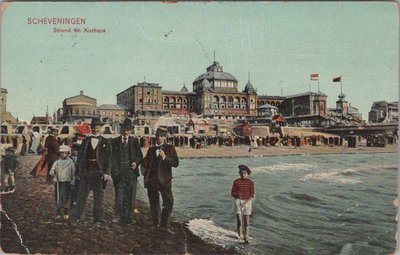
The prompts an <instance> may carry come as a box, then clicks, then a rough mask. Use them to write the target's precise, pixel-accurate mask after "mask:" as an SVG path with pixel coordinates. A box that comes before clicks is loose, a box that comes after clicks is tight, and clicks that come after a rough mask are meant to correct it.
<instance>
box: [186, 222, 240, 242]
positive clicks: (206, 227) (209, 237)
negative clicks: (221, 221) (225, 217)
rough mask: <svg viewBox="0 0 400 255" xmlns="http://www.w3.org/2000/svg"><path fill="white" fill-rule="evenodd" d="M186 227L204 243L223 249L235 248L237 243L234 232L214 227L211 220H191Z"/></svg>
mask: <svg viewBox="0 0 400 255" xmlns="http://www.w3.org/2000/svg"><path fill="white" fill-rule="evenodd" d="M188 227H189V229H190V231H192V233H193V234H195V235H196V236H198V237H200V238H201V239H203V240H205V241H206V242H209V243H213V244H216V245H219V246H221V247H224V248H226V247H232V246H235V245H236V244H237V243H238V238H237V234H236V232H234V231H231V230H227V229H224V228H223V227H220V226H218V225H216V224H215V223H214V221H212V220H206V219H193V220H190V221H189V223H188Z"/></svg>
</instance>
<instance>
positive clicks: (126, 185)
mask: <svg viewBox="0 0 400 255" xmlns="http://www.w3.org/2000/svg"><path fill="white" fill-rule="evenodd" d="M120 127H121V135H120V136H118V137H116V138H114V139H112V140H111V146H112V166H111V177H112V179H113V183H114V188H115V209H116V214H117V217H116V218H114V219H113V222H114V223H116V222H119V223H121V224H131V223H134V221H133V219H132V203H133V204H134V203H135V199H136V187H137V178H138V176H139V170H138V166H139V164H140V163H141V161H142V159H143V154H142V150H141V149H140V145H139V142H138V139H137V138H136V137H133V136H130V134H131V132H132V129H133V126H132V121H131V120H130V119H125V120H124V122H123V123H122V124H120Z"/></svg>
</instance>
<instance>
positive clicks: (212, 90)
mask: <svg viewBox="0 0 400 255" xmlns="http://www.w3.org/2000/svg"><path fill="white" fill-rule="evenodd" d="M283 100H284V97H277V96H272V97H271V96H257V91H256V89H255V88H254V87H253V85H252V84H251V82H250V79H249V81H248V82H247V84H246V86H245V87H244V90H243V91H242V92H240V91H239V90H238V80H237V79H236V78H235V77H234V76H233V75H231V74H229V73H227V72H224V70H223V67H222V66H221V65H220V64H219V63H218V62H215V61H214V63H213V64H212V65H211V66H209V67H207V69H206V72H205V73H203V74H201V75H200V76H198V77H197V78H196V79H195V80H194V81H193V92H189V91H188V89H187V87H186V85H185V84H184V85H183V87H182V89H181V90H180V91H169V90H162V87H161V86H160V85H159V84H157V83H147V82H143V83H138V84H137V85H133V86H131V87H129V88H128V89H126V90H124V91H122V92H120V93H118V94H117V104H121V105H125V106H126V107H128V109H129V110H130V111H131V113H132V114H133V115H136V116H138V117H139V116H148V117H158V116H161V115H163V114H165V113H171V114H189V113H196V114H202V115H203V117H204V118H212V119H241V118H244V117H250V116H257V108H258V106H259V105H260V106H261V105H262V104H271V105H274V106H276V107H278V109H280V106H281V103H282V102H283Z"/></svg>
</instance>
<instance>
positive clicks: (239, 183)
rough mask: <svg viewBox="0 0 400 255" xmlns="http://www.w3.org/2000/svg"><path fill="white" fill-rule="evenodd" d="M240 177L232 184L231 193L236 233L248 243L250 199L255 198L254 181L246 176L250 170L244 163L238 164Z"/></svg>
mask: <svg viewBox="0 0 400 255" xmlns="http://www.w3.org/2000/svg"><path fill="white" fill-rule="evenodd" d="M238 168H239V175H240V178H238V179H236V180H235V181H234V182H233V185H232V191H231V195H232V197H233V198H234V199H235V205H236V219H237V233H238V236H239V238H240V239H242V238H243V239H244V242H245V243H246V244H247V243H249V230H250V215H251V210H252V201H253V199H254V198H255V188H254V182H253V181H252V180H250V179H249V178H248V176H249V175H250V173H251V171H250V169H249V168H248V167H247V166H245V165H239V166H238Z"/></svg>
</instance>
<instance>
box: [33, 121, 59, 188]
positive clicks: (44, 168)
mask: <svg viewBox="0 0 400 255" xmlns="http://www.w3.org/2000/svg"><path fill="white" fill-rule="evenodd" d="M49 131H50V134H49V136H48V137H47V138H46V140H45V142H44V153H43V155H42V157H41V158H40V160H39V162H38V163H37V164H36V165H35V167H34V168H33V169H32V171H31V172H30V174H31V175H33V176H38V175H41V176H46V183H48V184H49V183H50V175H49V170H50V169H51V167H52V166H53V164H54V162H55V161H56V160H57V159H58V151H59V149H60V145H59V144H58V141H57V138H56V136H57V134H58V129H56V128H53V127H50V129H49Z"/></svg>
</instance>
